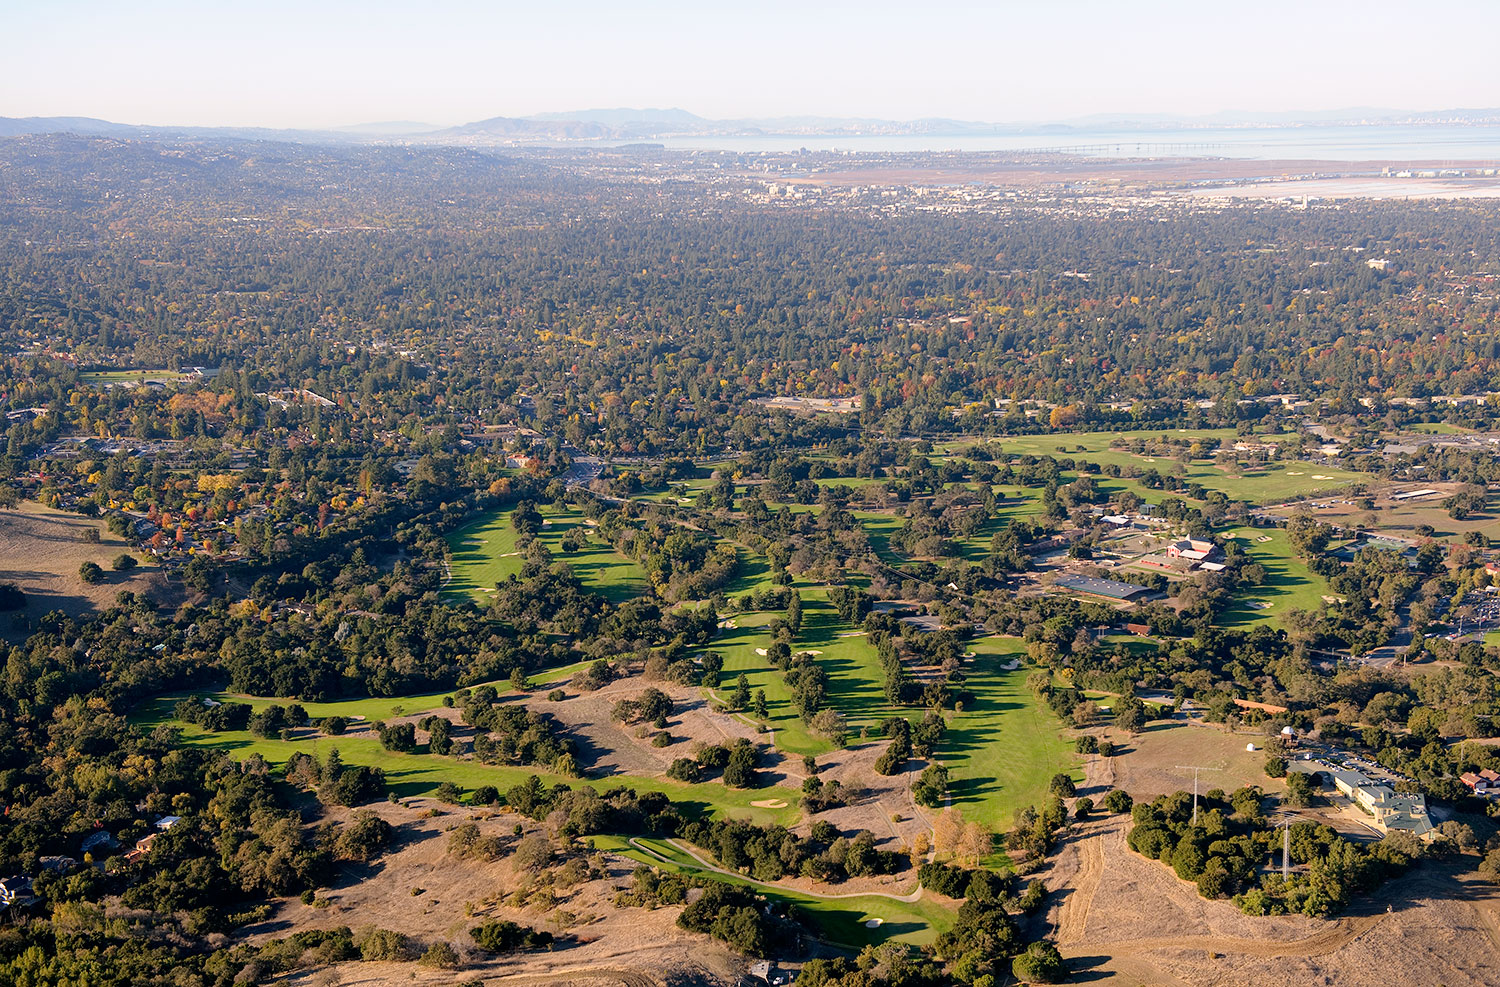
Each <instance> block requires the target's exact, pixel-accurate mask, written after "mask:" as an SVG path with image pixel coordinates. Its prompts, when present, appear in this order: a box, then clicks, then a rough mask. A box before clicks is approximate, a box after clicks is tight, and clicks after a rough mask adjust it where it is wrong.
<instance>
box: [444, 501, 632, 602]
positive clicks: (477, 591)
mask: <svg viewBox="0 0 1500 987" xmlns="http://www.w3.org/2000/svg"><path fill="white" fill-rule="evenodd" d="M541 513H542V517H543V518H545V519H546V520H547V521H548V522H550V523H549V524H547V525H546V526H545V527H544V528H542V530H541V531H540V532H539V533H538V534H537V539H538V540H539V541H541V543H542V544H543V545H545V546H547V550H548V551H549V552H551V553H552V555H553V557H554V558H555V559H557V560H558V561H561V562H566V563H568V565H570V566H572V567H573V572H574V573H576V574H577V576H578V578H579V580H580V581H581V582H582V583H583V585H584V587H585V588H586V589H589V590H592V591H593V592H595V593H599V594H601V595H602V596H605V597H607V598H608V599H610V600H611V601H613V602H615V603H623V602H624V601H626V600H632V599H635V598H637V597H640V596H646V595H649V594H650V592H651V583H650V580H649V579H647V577H646V572H645V570H644V569H642V568H641V567H640V566H639V565H637V564H636V563H635V561H634V560H633V559H627V558H624V557H622V556H620V555H617V554H616V553H615V551H614V549H613V548H611V547H610V546H609V545H606V544H604V543H603V542H602V541H600V540H599V538H598V537H597V536H592V537H591V540H590V542H589V544H588V545H587V546H586V547H585V548H583V549H581V550H579V551H577V552H565V551H563V548H562V538H563V535H564V534H566V533H567V532H568V531H569V530H571V529H573V528H576V527H578V526H579V525H581V524H583V515H582V514H581V513H580V512H578V511H563V512H556V511H550V510H543V511H542V512H541ZM448 551H449V553H450V555H451V556H452V559H451V567H452V573H453V578H452V579H451V580H450V581H449V582H448V585H447V586H446V587H444V588H443V592H444V594H445V595H447V596H448V597H449V598H450V599H464V598H467V599H469V600H472V601H473V602H474V604H475V605H476V606H479V607H487V606H489V597H490V596H491V595H492V591H493V589H494V586H495V584H496V583H499V582H504V581H505V579H506V577H508V576H510V575H512V574H517V573H519V572H520V571H521V556H520V555H519V554H516V531H515V529H514V528H512V527H511V526H510V512H509V511H494V512H491V513H489V514H486V515H485V516H483V517H481V518H479V519H478V520H476V521H473V522H470V523H469V524H466V525H464V526H463V527H462V528H459V529H458V530H457V531H454V532H452V533H451V534H449V535H448Z"/></svg>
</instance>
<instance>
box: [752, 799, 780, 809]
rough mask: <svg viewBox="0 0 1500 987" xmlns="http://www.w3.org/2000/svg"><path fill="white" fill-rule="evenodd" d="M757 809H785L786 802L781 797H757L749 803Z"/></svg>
mask: <svg viewBox="0 0 1500 987" xmlns="http://www.w3.org/2000/svg"><path fill="white" fill-rule="evenodd" d="M750 804H751V805H753V806H755V807H756V808H757V809H785V808H786V803H785V802H783V801H782V800H781V799H758V800H756V801H754V802H751V803H750Z"/></svg>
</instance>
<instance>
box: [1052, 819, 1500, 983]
mask: <svg viewBox="0 0 1500 987" xmlns="http://www.w3.org/2000/svg"><path fill="white" fill-rule="evenodd" d="M1128 825H1129V823H1128V820H1127V819H1125V818H1123V817H1111V818H1106V819H1101V820H1095V821H1093V822H1090V823H1088V824H1086V825H1085V826H1082V827H1080V828H1079V830H1078V831H1077V832H1076V833H1075V834H1074V835H1073V836H1071V837H1070V838H1069V839H1068V840H1067V842H1066V843H1065V844H1064V846H1063V847H1062V848H1061V849H1060V851H1059V852H1058V855H1057V858H1056V861H1055V862H1054V864H1053V865H1052V867H1051V868H1050V870H1049V872H1048V873H1047V874H1046V875H1045V879H1046V881H1047V884H1048V886H1049V887H1052V888H1064V889H1066V890H1063V891H1061V893H1059V894H1057V895H1055V897H1054V904H1053V906H1052V908H1051V911H1050V913H1049V915H1048V918H1049V920H1050V921H1051V923H1052V925H1053V928H1054V930H1055V936H1056V939H1057V942H1058V947H1059V949H1060V950H1061V951H1062V953H1063V956H1064V957H1065V958H1067V960H1068V966H1069V968H1070V969H1071V970H1073V971H1074V974H1075V977H1077V978H1079V979H1086V980H1088V981H1089V982H1095V983H1107V984H1119V985H1121V987H1137V985H1142V987H1144V985H1153V987H1154V985H1167V987H1182V985H1188V987H1286V985H1288V984H1323V985H1327V987H1389V985H1391V984H1417V983H1427V984H1444V985H1446V987H1481V985H1494V984H1497V983H1500V954H1497V945H1500V935H1497V933H1500V901H1497V897H1496V894H1495V890H1494V889H1493V888H1490V887H1488V886H1485V885H1481V884H1479V883H1478V882H1476V881H1475V880H1474V879H1473V877H1472V875H1470V874H1466V873H1463V872H1462V869H1463V868H1465V867H1467V866H1470V865H1472V863H1473V861H1472V859H1470V860H1468V861H1467V862H1460V863H1457V864H1453V865H1447V864H1441V863H1426V864H1423V865H1422V866H1421V867H1420V868H1418V869H1417V870H1415V871H1414V872H1413V873H1411V874H1409V875H1407V876H1406V877H1404V878H1401V879H1399V880H1396V881H1393V882H1391V883H1389V884H1387V885H1386V886H1385V887H1384V888H1383V889H1382V890H1381V891H1380V892H1379V893H1378V894H1376V895H1375V896H1374V897H1372V898H1370V899H1368V900H1366V901H1363V902H1359V903H1358V904H1357V905H1356V906H1355V907H1354V908H1353V909H1351V911H1350V912H1349V913H1348V914H1346V915H1344V916H1342V917H1340V918H1338V919H1334V920H1331V921H1324V920H1318V919H1309V918H1302V917H1300V916H1297V917H1292V916H1287V917H1277V918H1251V917H1249V916H1246V915H1243V914H1241V913H1240V911H1239V910H1238V909H1237V908H1235V907H1234V905H1233V904H1232V903H1230V902H1227V901H1208V900H1206V899H1204V898H1202V897H1200V896H1199V895H1198V893H1197V890H1196V888H1194V886H1193V885H1191V884H1189V883H1187V882H1185V881H1181V880H1178V878H1177V877H1176V876H1175V875H1174V874H1173V873H1172V872H1171V870H1170V869H1168V868H1167V867H1165V866H1163V865H1162V864H1160V863H1157V862H1155V861H1150V860H1146V859H1144V858H1142V857H1140V856H1137V855H1136V854H1134V853H1132V852H1131V851H1130V850H1129V849H1128V848H1127V847H1126V846H1125V831H1126V828H1127V826H1128Z"/></svg>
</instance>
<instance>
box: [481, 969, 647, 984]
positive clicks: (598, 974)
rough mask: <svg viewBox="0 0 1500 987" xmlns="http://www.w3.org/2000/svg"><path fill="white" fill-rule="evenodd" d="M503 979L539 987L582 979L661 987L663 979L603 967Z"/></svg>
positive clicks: (594, 981)
mask: <svg viewBox="0 0 1500 987" xmlns="http://www.w3.org/2000/svg"><path fill="white" fill-rule="evenodd" d="M502 980H503V981H504V983H505V984H506V987H521V985H526V987H530V985H532V984H535V985H537V987H564V985H567V984H572V983H575V982H580V981H587V982H589V983H598V984H604V983H610V982H613V983H617V984H619V985H620V987H660V984H661V981H659V980H657V979H655V978H654V977H649V976H647V975H646V974H644V973H641V972H640V971H638V970H612V969H607V968H603V967H599V968H588V967H585V968H583V969H578V970H567V969H563V970H554V971H552V972H551V973H544V974H537V975H535V976H528V975H522V976H506V977H503V978H502Z"/></svg>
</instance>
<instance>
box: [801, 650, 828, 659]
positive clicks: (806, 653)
mask: <svg viewBox="0 0 1500 987" xmlns="http://www.w3.org/2000/svg"><path fill="white" fill-rule="evenodd" d="M822 653H823V652H821V651H816V650H814V651H799V652H797V656H798V657H799V658H800V657H802V656H804V655H810V656H812V657H813V658H816V657H818V655H821V654H822Z"/></svg>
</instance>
